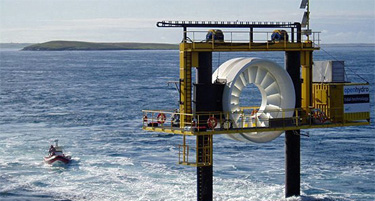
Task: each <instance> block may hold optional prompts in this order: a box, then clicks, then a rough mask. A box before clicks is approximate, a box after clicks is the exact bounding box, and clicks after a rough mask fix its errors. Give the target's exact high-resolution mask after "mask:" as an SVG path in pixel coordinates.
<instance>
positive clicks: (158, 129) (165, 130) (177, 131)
mask: <svg viewBox="0 0 375 201" xmlns="http://www.w3.org/2000/svg"><path fill="white" fill-rule="evenodd" d="M365 125H370V123H369V122H347V123H335V124H320V125H299V126H285V127H275V128H269V127H252V128H246V129H230V130H210V131H199V132H198V131H193V130H189V131H185V130H183V129H172V128H170V127H168V128H162V127H147V126H144V127H143V130H146V131H154V132H160V133H173V134H181V135H216V134H236V133H251V132H267V131H285V130H299V129H316V128H333V127H345V126H365Z"/></svg>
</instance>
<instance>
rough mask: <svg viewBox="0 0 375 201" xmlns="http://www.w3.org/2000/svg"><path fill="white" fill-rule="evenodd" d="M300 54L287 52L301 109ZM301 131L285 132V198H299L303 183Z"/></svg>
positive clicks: (290, 73) (286, 61) (286, 60)
mask: <svg viewBox="0 0 375 201" xmlns="http://www.w3.org/2000/svg"><path fill="white" fill-rule="evenodd" d="M300 58H301V56H300V52H298V51H288V52H285V66H286V70H287V72H288V73H289V75H290V77H291V78H292V81H293V85H294V89H295V95H296V106H295V108H300V107H301V77H300V68H301V62H300ZM294 115H295V114H294ZM299 134H300V130H294V131H293V130H291V131H285V197H291V196H299V195H300V188H301V187H300V183H301V172H300V171H301V170H300V168H301V167H300V165H301V156H300V152H301V151H300V146H301V145H300V143H301V142H300V135H299Z"/></svg>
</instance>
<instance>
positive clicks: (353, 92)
mask: <svg viewBox="0 0 375 201" xmlns="http://www.w3.org/2000/svg"><path fill="white" fill-rule="evenodd" d="M369 111H370V87H369V85H351V86H344V113H356V112H369Z"/></svg>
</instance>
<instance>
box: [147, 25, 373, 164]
mask: <svg viewBox="0 0 375 201" xmlns="http://www.w3.org/2000/svg"><path fill="white" fill-rule="evenodd" d="M197 25H201V24H197ZM240 25H241V24H240ZM266 25H268V24H266ZM158 26H159V25H158ZM187 34H188V32H187V31H186V27H184V40H183V41H182V42H181V43H180V47H179V51H180V89H179V91H180V105H179V113H173V112H167V111H150V110H144V111H143V113H144V116H149V117H150V116H152V119H151V120H150V119H149V120H148V121H147V120H146V121H144V122H143V129H144V130H147V131H154V132H164V133H173V134H181V135H183V144H182V145H180V159H179V163H180V164H184V165H191V166H209V165H212V141H213V135H215V134H231V133H246V132H265V131H284V130H299V129H311V128H329V127H342V126H359V125H369V121H355V120H366V119H369V112H368V113H361V114H346V115H343V112H342V107H343V103H342V100H341V99H342V95H341V96H339V95H337V94H335V93H342V90H341V91H338V90H332V87H330V86H324V87H320V88H319V86H321V85H322V84H321V85H319V84H314V85H313V82H312V65H313V51H314V50H319V49H320V47H319V46H318V44H316V43H314V41H311V40H310V39H309V37H308V38H307V40H306V41H303V40H301V35H302V33H301V32H299V33H296V35H297V40H293V39H292V40H291V41H287V40H283V41H279V42H275V41H269V40H268V39H267V40H263V41H262V42H255V41H254V40H253V38H252V37H253V32H252V28H251V29H250V32H249V34H250V40H249V41H246V42H243V41H242V42H235V41H232V40H230V41H229V42H227V41H225V42H224V41H220V42H216V41H215V40H210V41H199V42H196V41H194V40H187V38H188V37H187ZM224 34H225V32H224ZM268 36H269V35H268V34H267V37H268ZM292 37H293V33H292ZM253 51H264V52H267V51H283V52H286V51H298V52H300V64H301V68H302V72H301V76H302V84H301V108H291V109H293V110H296V111H295V114H296V115H295V117H293V118H289V119H280V122H281V124H279V126H276V127H251V126H249V127H243V128H230V129H229V128H227V129H223V128H220V129H211V130H199V129H197V128H199V124H200V120H199V118H200V115H199V114H193V108H192V69H193V68H199V65H198V64H199V61H198V59H199V58H198V54H199V53H200V52H253ZM344 85H345V83H342V84H340V85H337V86H339V87H341V89H342V87H343V86H344ZM332 86H333V85H332ZM313 89H314V90H313ZM327 94H329V96H330V98H328V99H327ZM339 99H340V100H339ZM314 108H319V109H320V110H321V111H322V112H324V113H325V114H326V115H327V118H328V121H327V122H325V123H316V122H315V123H314V122H313V121H312V120H314V119H313V118H314V117H313V116H312V113H311V110H313V109H314ZM335 111H339V112H335ZM158 113H163V114H166V115H167V118H166V119H167V122H165V123H164V122H163V123H161V124H160V123H159V124H158V123H156V121H157V119H156V116H157V114H158ZM176 115H178V116H179V124H178V125H177V126H175V125H174V124H173V123H172V122H168V119H171V118H172V116H174V117H175V116H176ZM204 115H206V116H207V114H202V115H201V116H204ZM208 115H217V117H218V119H220V118H222V116H225V115H226V114H223V113H216V114H213V113H210V114H208ZM194 118H197V119H198V122H196V125H194V124H195V122H194ZM205 121H206V120H205ZM149 122H151V124H150V123H149ZM220 122H221V121H220ZM290 122H293V123H292V124H291V123H290ZM248 125H254V124H248ZM187 136H195V137H196V142H197V143H196V144H195V149H194V150H195V153H196V154H195V155H196V157H195V162H189V153H190V151H189V150H190V149H192V148H193V147H194V145H193V146H189V145H188V143H187V140H186V137H187ZM198 138H199V139H200V140H198ZM198 141H200V142H201V143H200V144H198ZM202 142H203V143H202ZM198 153H199V154H198Z"/></svg>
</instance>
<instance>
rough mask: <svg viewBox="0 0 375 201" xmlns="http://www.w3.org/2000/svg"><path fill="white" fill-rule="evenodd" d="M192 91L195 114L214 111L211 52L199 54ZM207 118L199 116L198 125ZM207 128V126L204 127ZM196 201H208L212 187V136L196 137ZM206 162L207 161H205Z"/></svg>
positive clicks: (202, 123)
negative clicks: (198, 165)
mask: <svg viewBox="0 0 375 201" xmlns="http://www.w3.org/2000/svg"><path fill="white" fill-rule="evenodd" d="M195 87H197V89H196V90H194V93H195V94H194V101H193V103H194V109H195V112H196V113H199V112H208V111H215V109H216V108H214V105H215V104H213V101H212V97H213V96H212V93H213V92H212V90H211V89H212V52H199V54H198V67H197V74H196V85H195ZM198 88H199V89H198ZM206 119H208V116H207V117H205V116H200V122H199V125H201V126H204V125H205V124H206V121H207V120H206ZM206 126H207V125H206ZM196 143H197V163H198V164H200V165H202V164H203V165H204V166H200V167H197V200H198V201H210V200H212V199H213V196H212V192H213V189H212V185H213V166H212V164H213V163H212V135H200V136H197V142H196ZM207 160H208V161H207Z"/></svg>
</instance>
